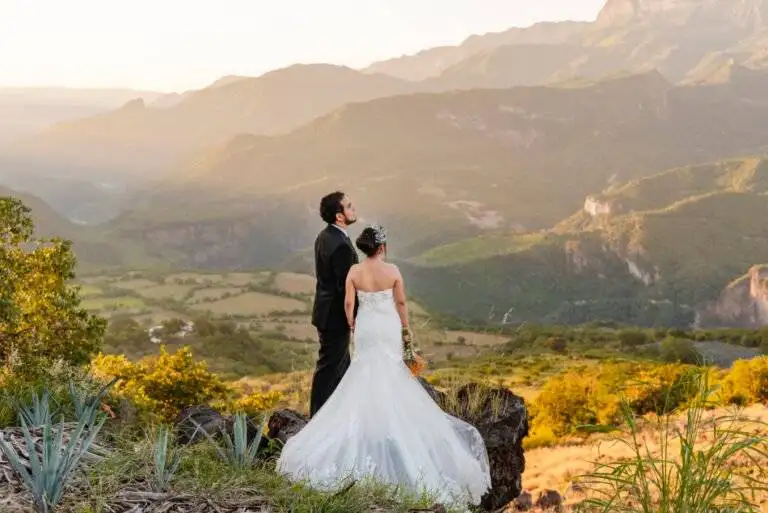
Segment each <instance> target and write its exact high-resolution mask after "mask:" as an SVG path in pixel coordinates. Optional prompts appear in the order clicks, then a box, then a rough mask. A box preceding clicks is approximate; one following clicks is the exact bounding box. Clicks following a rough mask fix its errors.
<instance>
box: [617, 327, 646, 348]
mask: <svg viewBox="0 0 768 513" xmlns="http://www.w3.org/2000/svg"><path fill="white" fill-rule="evenodd" d="M619 343H620V344H621V347H622V348H624V349H628V348H632V347H637V346H642V345H645V344H647V343H648V335H646V334H645V332H643V331H640V330H629V329H627V330H621V331H620V332H619Z"/></svg>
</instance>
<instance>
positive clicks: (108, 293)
mask: <svg viewBox="0 0 768 513" xmlns="http://www.w3.org/2000/svg"><path fill="white" fill-rule="evenodd" d="M78 285H80V286H81V287H82V288H81V293H82V294H83V298H84V301H83V304H84V306H85V307H86V308H87V309H89V310H90V311H93V312H98V313H99V314H101V315H103V316H104V317H106V318H108V319H109V320H110V321H111V322H115V321H117V320H119V319H123V320H124V319H132V320H134V321H136V322H138V323H139V324H140V325H141V327H142V328H143V329H145V330H146V329H149V328H151V327H153V326H157V325H159V324H160V323H162V322H164V321H168V320H170V319H175V318H178V319H183V320H188V321H190V320H191V321H193V320H195V319H197V318H200V317H201V316H204V317H206V318H208V319H211V320H228V321H231V322H234V323H235V324H236V325H237V326H238V327H240V328H242V329H246V330H248V331H249V333H250V334H251V335H252V337H253V338H254V339H256V340H257V341H258V342H259V343H261V346H260V347H259V348H254V347H250V346H248V347H245V348H243V350H245V351H248V352H249V353H253V352H264V353H269V354H270V355H271V356H270V359H272V360H279V359H280V358H281V355H283V356H284V358H283V359H285V360H289V363H286V364H285V365H287V366H288V368H287V369H286V368H283V367H281V366H277V367H278V368H279V370H297V371H301V370H309V369H311V368H312V366H313V365H314V361H315V358H316V355H317V332H316V330H315V328H314V327H313V326H312V325H311V322H310V310H311V305H312V298H313V295H314V287H315V282H314V278H313V277H312V276H309V275H303V274H296V273H287V272H286V273H272V272H263V271H256V272H252V273H247V272H236V273H195V272H177V273H172V274H154V275H153V274H150V273H127V274H125V275H114V276H106V275H102V276H84V277H82V278H80V279H79V280H78ZM409 308H410V312H411V318H412V325H413V329H414V332H415V337H416V343H417V345H418V347H419V348H420V349H421V350H422V353H423V355H424V357H425V358H427V359H428V360H429V361H430V362H431V363H432V364H433V365H435V366H439V365H443V364H445V363H447V362H450V361H451V360H453V359H461V358H472V357H477V356H481V355H483V354H486V353H487V352H489V351H493V350H494V349H495V348H498V347H500V346H502V345H503V344H505V343H506V342H508V338H507V337H504V336H500V335H497V334H492V333H480V332H477V333H476V332H472V331H455V330H448V329H444V328H443V327H441V326H440V325H439V324H438V322H437V321H436V320H435V318H433V317H432V316H431V315H430V314H429V312H427V311H426V310H425V309H424V308H423V307H422V306H420V305H418V304H416V303H414V302H411V303H410V305H409ZM178 342H183V343H189V344H190V345H192V346H193V349H196V348H195V347H194V346H195V341H194V339H190V338H187V339H185V340H180V341H178ZM225 343H226V342H225ZM129 346H130V347H129ZM133 346H135V344H133V345H129V344H124V345H118V346H116V347H111V348H108V350H109V351H112V352H125V353H126V354H128V355H129V356H131V355H133V356H143V355H145V354H148V353H150V352H151V351H150V350H148V349H147V348H146V347H143V348H142V349H141V350H140V351H138V350H136V349H135V347H133ZM150 349H151V348H150ZM214 349H215V348H213V347H209V348H208V349H207V350H206V351H204V352H205V353H206V355H205V356H203V357H204V358H205V359H206V360H207V361H209V363H211V364H212V366H213V368H216V369H218V370H224V371H227V370H228V368H227V366H228V365H230V364H231V366H235V367H237V372H235V374H236V375H238V376H241V375H256V376H258V375H261V374H263V373H264V372H266V371H267V369H266V368H263V367H259V366H257V368H254V369H253V370H252V372H249V371H248V368H247V364H246V363H243V362H240V363H237V362H235V360H237V358H236V355H235V354H234V352H235V350H234V348H233V349H232V353H233V354H231V355H230V356H229V357H226V358H225V357H223V356H221V354H224V353H226V352H227V351H226V350H225V349H226V348H222V350H221V351H219V352H218V353H217V352H216V351H215V350H214ZM132 351H133V352H135V354H133V353H132ZM198 352H199V351H198ZM219 353H220V354H219ZM272 367H273V368H274V367H275V366H274V365H273V366H272Z"/></svg>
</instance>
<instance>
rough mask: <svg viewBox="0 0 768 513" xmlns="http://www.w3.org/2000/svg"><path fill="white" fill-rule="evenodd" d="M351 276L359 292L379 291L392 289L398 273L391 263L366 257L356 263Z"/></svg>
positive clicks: (398, 277) (398, 275) (395, 283)
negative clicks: (366, 258)
mask: <svg viewBox="0 0 768 513" xmlns="http://www.w3.org/2000/svg"><path fill="white" fill-rule="evenodd" d="M355 267H356V269H355V270H354V274H353V276H352V283H353V284H354V286H355V289H357V290H358V291H361V292H381V291H386V290H391V289H394V288H395V286H396V285H397V282H398V280H399V279H400V273H399V271H398V270H397V267H396V266H395V265H393V264H388V263H386V262H383V261H381V260H379V259H368V260H364V261H363V262H361V263H359V264H357V265H356V266H355Z"/></svg>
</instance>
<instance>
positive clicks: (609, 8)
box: [367, 0, 768, 87]
mask: <svg viewBox="0 0 768 513" xmlns="http://www.w3.org/2000/svg"><path fill="white" fill-rule="evenodd" d="M767 6H768V3H766V2H765V0H608V1H607V2H606V4H605V6H604V7H603V9H602V10H601V11H600V13H599V15H598V17H597V19H596V20H595V21H594V22H578V23H577V22H562V23H537V24H535V25H533V26H531V27H527V28H522V29H520V28H513V29H510V30H507V31H504V32H499V33H492V34H486V35H484V36H473V37H471V38H468V39H467V40H465V41H464V42H463V43H461V44H460V45H457V46H453V47H440V48H435V49H432V50H425V51H422V52H419V53H418V54H416V55H412V56H403V57H398V58H396V59H390V60H385V61H381V62H377V63H374V64H372V65H371V66H370V67H369V68H367V69H368V70H370V71H377V72H381V73H387V74H390V75H392V76H396V77H399V78H403V79H407V80H413V81H422V80H426V79H429V80H430V81H432V82H433V83H440V81H441V78H443V76H444V74H446V73H448V74H449V75H452V74H454V73H455V72H456V70H457V69H470V70H472V69H474V70H475V71H474V72H473V73H474V75H475V76H474V78H473V79H472V80H471V81H470V80H469V79H468V78H464V80H463V82H464V85H463V87H510V86H514V85H520V84H533V83H545V82H546V81H552V80H568V79H572V78H575V77H589V78H597V77H600V76H602V75H604V74H608V73H612V72H615V71H617V70H626V71H629V72H643V71H648V70H650V69H657V70H659V71H660V72H661V73H662V74H664V75H665V76H666V77H667V78H669V79H670V80H672V81H674V82H677V81H680V80H682V79H684V78H685V77H687V76H688V75H689V74H690V73H692V72H694V71H695V70H697V69H699V67H701V66H703V65H704V64H705V63H707V62H710V61H721V62H722V61H723V60H728V59H735V60H736V62H737V63H738V64H744V65H749V66H752V67H762V66H764V65H765V62H764V58H765V55H766V54H765V51H764V49H765V48H766V41H768V32H766V23H765V20H766V14H767V13H768V7H767ZM540 45H553V47H556V48H559V49H560V53H557V52H554V51H553V52H551V54H549V55H548V54H542V53H540V49H537V47H538V46H540ZM515 48H516V49H515ZM526 53H527V54H528V55H529V61H528V63H529V64H533V65H535V68H536V70H538V71H534V73H533V74H529V73H528V70H527V69H526V67H525V66H520V64H521V63H522V62H525V61H524V60H523V55H525V54H526ZM505 56H506V57H505ZM566 56H567V58H566ZM563 61H567V62H563ZM473 62H474V63H478V62H482V63H484V67H483V68H481V69H478V68H477V67H476V65H473ZM513 69H514V70H515V71H516V73H513V72H512V70H513ZM545 69H546V70H549V73H546V74H542V72H541V70H545ZM481 71H484V72H485V73H487V76H483V74H482V73H481ZM500 76H503V77H504V79H503V80H499V77H500ZM450 85H452V83H451V81H450V80H449V81H448V83H447V84H446V87H447V86H450Z"/></svg>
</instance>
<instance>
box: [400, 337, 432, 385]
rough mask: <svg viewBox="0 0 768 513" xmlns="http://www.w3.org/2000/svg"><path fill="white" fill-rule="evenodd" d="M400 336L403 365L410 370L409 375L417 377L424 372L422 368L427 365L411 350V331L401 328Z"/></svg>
mask: <svg viewBox="0 0 768 513" xmlns="http://www.w3.org/2000/svg"><path fill="white" fill-rule="evenodd" d="M402 335H403V363H405V365H406V367H408V369H410V371H411V374H413V375H414V376H418V375H419V374H421V371H423V370H424V367H426V366H427V364H426V362H425V361H424V358H422V357H421V356H419V355H418V354H417V353H416V350H415V349H414V348H413V336H412V335H411V330H410V329H408V328H403V332H402Z"/></svg>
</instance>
